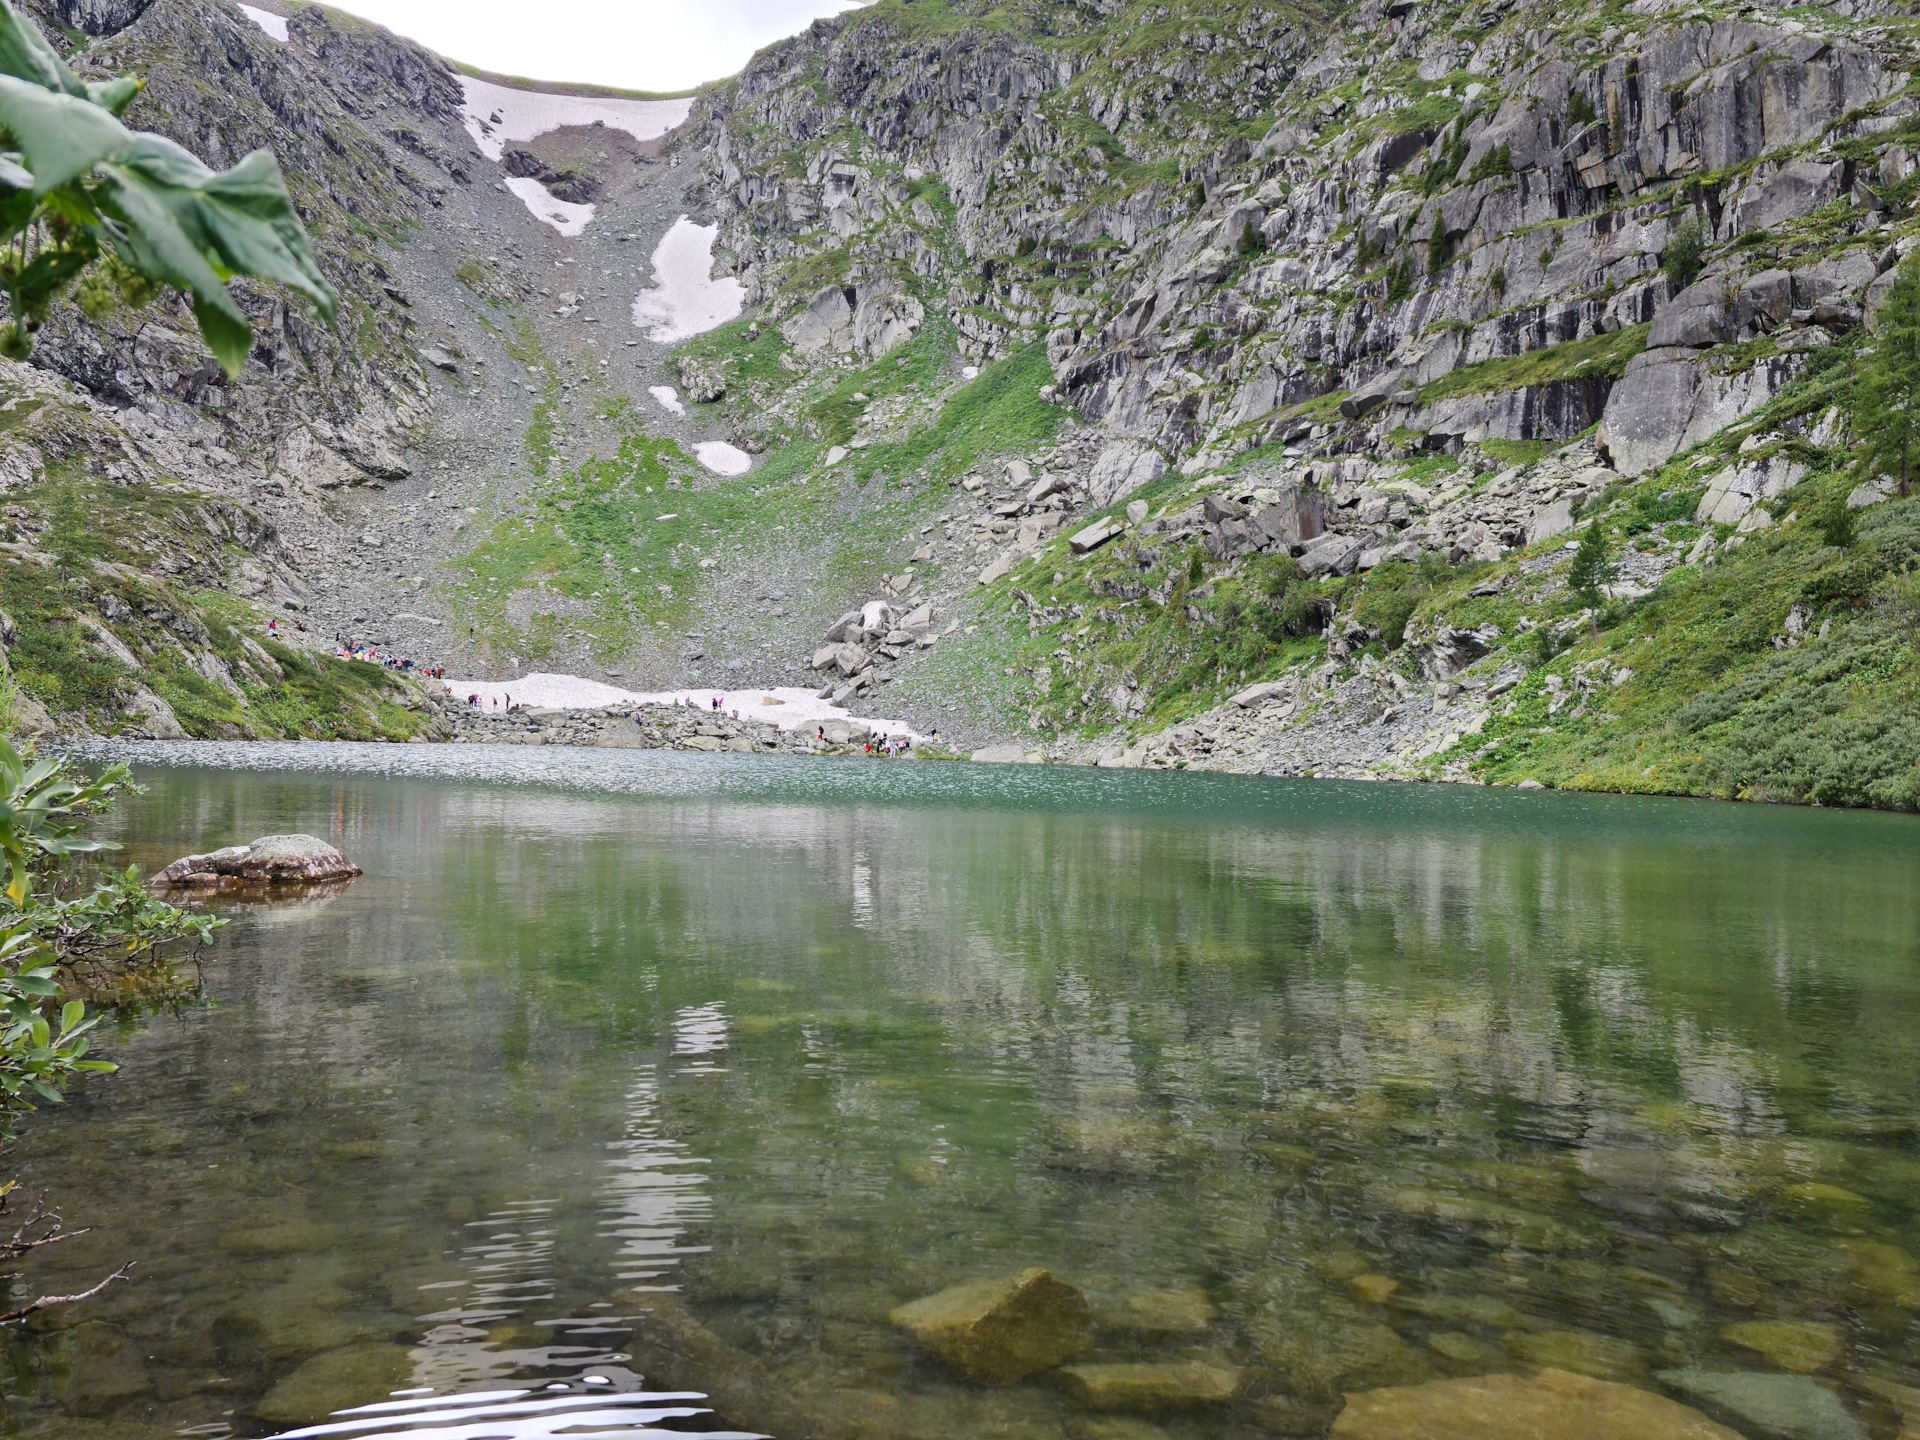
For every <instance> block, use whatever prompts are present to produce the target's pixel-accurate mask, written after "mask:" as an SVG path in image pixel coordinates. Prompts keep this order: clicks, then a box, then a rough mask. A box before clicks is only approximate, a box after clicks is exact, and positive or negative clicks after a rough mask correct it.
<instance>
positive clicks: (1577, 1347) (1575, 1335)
mask: <svg viewBox="0 0 1920 1440" xmlns="http://www.w3.org/2000/svg"><path fill="white" fill-rule="evenodd" d="M1507 1349H1508V1350H1510V1351H1511V1352H1512V1353H1513V1354H1514V1355H1515V1356H1516V1357H1517V1358H1519V1359H1521V1360H1525V1361H1526V1362H1527V1363H1528V1364H1530V1365H1540V1366H1544V1367H1546V1368H1548V1369H1552V1370H1569V1371H1572V1372H1573V1373H1574V1374H1576V1375H1590V1376H1592V1377H1593V1378H1594V1379H1596V1380H1629V1379H1632V1378H1633V1377H1634V1376H1636V1375H1638V1374H1639V1373H1640V1372H1641V1370H1642V1369H1643V1368H1644V1366H1643V1364H1642V1360H1641V1355H1640V1352H1639V1350H1637V1349H1636V1348H1635V1347H1634V1346H1632V1345H1629V1344H1628V1343H1627V1342H1626V1341H1624V1340H1613V1339H1609V1338H1608V1337H1607V1336H1605V1335H1594V1334H1592V1333H1590V1332H1588V1331H1584V1330H1543V1331H1539V1332H1536V1333H1532V1334H1525V1333H1517V1334H1512V1335H1509V1336H1507Z"/></svg>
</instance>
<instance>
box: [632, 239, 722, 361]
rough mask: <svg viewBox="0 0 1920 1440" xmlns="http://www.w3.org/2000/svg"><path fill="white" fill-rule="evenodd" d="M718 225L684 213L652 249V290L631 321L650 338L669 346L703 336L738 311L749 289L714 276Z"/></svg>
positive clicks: (638, 298)
mask: <svg viewBox="0 0 1920 1440" xmlns="http://www.w3.org/2000/svg"><path fill="white" fill-rule="evenodd" d="M719 233H720V227H719V226H718V225H696V224H694V223H693V222H692V221H691V220H689V219H688V218H687V217H686V216H684V215H682V216H681V217H680V218H679V219H678V220H676V221H674V222H673V228H672V229H670V230H668V231H667V233H666V234H665V235H663V236H661V237H660V243H659V244H658V245H657V246H655V247H654V251H653V279H654V285H653V288H652V289H651V290H643V291H642V292H641V293H640V294H639V295H638V296H636V297H635V298H634V302H633V323H634V325H635V326H636V327H637V328H639V329H641V330H645V331H646V332H647V338H648V339H650V340H657V341H660V342H661V343H662V344H668V343H671V342H672V341H675V340H685V339H687V338H689V337H690V336H694V335H701V334H705V333H706V332H707V331H709V330H711V329H713V328H714V327H715V326H717V325H724V324H726V323H727V321H729V320H731V319H733V318H734V316H736V315H738V314H739V313H740V310H741V308H742V307H743V306H744V305H745V304H746V299H747V288H746V286H744V285H742V284H741V283H740V282H739V281H738V280H736V279H734V278H733V277H732V276H731V275H727V276H722V277H720V278H719V279H715V278H714V274H713V240H714V237H715V236H716V235H718V234H719Z"/></svg>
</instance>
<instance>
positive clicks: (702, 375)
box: [674, 355, 727, 405]
mask: <svg viewBox="0 0 1920 1440" xmlns="http://www.w3.org/2000/svg"><path fill="white" fill-rule="evenodd" d="M674 363H675V365H676V367H677V368H678V369H679V371H680V388H681V389H682V390H683V391H684V392H686V397H687V399H689V400H691V401H692V402H693V403H694V404H696V405H711V404H712V403H713V402H714V401H716V400H723V399H725V398H726V394H727V372H726V371H725V370H723V369H721V368H720V364H719V362H718V361H715V360H706V359H702V358H701V357H699V356H697V355H682V356H680V357H679V359H678V360H676V361H675V362H674Z"/></svg>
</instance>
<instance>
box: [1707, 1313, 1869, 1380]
mask: <svg viewBox="0 0 1920 1440" xmlns="http://www.w3.org/2000/svg"><path fill="white" fill-rule="evenodd" d="M1720 1338H1721V1339H1723V1340H1728V1341H1731V1342H1732V1343H1733V1344H1735V1345H1738V1346H1740V1347H1741V1349H1743V1350H1751V1351H1753V1352H1754V1353H1755V1354H1756V1355H1759V1356H1761V1357H1762V1358H1763V1359H1765V1360H1766V1362H1767V1363H1768V1364H1769V1365H1771V1366H1773V1368H1774V1369H1776V1370H1785V1371H1787V1372H1789V1373H1790V1374H1794V1375H1811V1374H1812V1373H1813V1372H1814V1371H1816V1370H1824V1369H1826V1368H1827V1366H1829V1365H1831V1364H1833V1362H1834V1361H1836V1360H1838V1359H1839V1358H1840V1353H1841V1351H1842V1350H1843V1349H1844V1348H1845V1347H1844V1345H1843V1344H1842V1342H1841V1339H1840V1332H1839V1331H1838V1330H1836V1329H1834V1328H1833V1326H1831V1325H1816V1324H1813V1323H1811V1322H1808V1321H1803V1320H1747V1321H1743V1322H1741V1323H1740V1324H1738V1325H1728V1326H1727V1327H1725V1328H1724V1329H1723V1330H1721V1332H1720Z"/></svg>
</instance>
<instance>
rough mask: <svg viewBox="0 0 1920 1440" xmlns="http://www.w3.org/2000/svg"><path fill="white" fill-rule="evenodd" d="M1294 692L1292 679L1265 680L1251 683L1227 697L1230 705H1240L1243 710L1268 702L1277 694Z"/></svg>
mask: <svg viewBox="0 0 1920 1440" xmlns="http://www.w3.org/2000/svg"><path fill="white" fill-rule="evenodd" d="M1292 693H1293V684H1292V682H1291V681H1287V680H1263V681H1261V682H1260V683H1259V684H1258V685H1249V686H1248V687H1247V688H1246V689H1244V690H1242V691H1239V692H1238V693H1237V694H1233V695H1229V696H1228V697H1227V703H1228V704H1230V705H1238V706H1239V707H1240V708H1241V709H1242V710H1251V709H1252V708H1253V707H1254V706H1256V705H1264V704H1266V702H1267V701H1269V700H1272V699H1274V698H1275V697H1276V696H1280V695H1291V694H1292Z"/></svg>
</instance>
